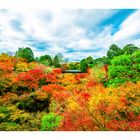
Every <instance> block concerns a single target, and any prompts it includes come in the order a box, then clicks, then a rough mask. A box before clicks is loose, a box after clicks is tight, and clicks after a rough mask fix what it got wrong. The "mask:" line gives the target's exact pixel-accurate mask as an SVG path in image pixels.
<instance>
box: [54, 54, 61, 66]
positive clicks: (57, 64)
mask: <svg viewBox="0 0 140 140" xmlns="http://www.w3.org/2000/svg"><path fill="white" fill-rule="evenodd" d="M53 65H54V66H55V67H56V68H58V67H60V59H59V56H58V55H55V57H54V59H53Z"/></svg>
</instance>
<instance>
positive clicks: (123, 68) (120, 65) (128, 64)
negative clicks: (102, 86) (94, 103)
mask: <svg viewBox="0 0 140 140" xmlns="http://www.w3.org/2000/svg"><path fill="white" fill-rule="evenodd" d="M108 75H109V81H108V82H107V85H109V86H110V85H111V86H117V85H120V84H122V83H125V82H127V81H131V82H137V81H138V80H140V51H136V52H134V53H133V54H132V55H130V54H124V55H120V56H116V57H114V58H113V59H112V60H111V65H110V66H109V71H108Z"/></svg>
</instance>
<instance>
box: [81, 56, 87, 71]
mask: <svg viewBox="0 0 140 140" xmlns="http://www.w3.org/2000/svg"><path fill="white" fill-rule="evenodd" d="M87 68H88V62H87V60H86V59H82V60H81V61H80V70H81V71H82V72H86V71H87Z"/></svg>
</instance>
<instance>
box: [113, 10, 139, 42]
mask: <svg viewBox="0 0 140 140" xmlns="http://www.w3.org/2000/svg"><path fill="white" fill-rule="evenodd" d="M137 34H140V10H138V11H136V12H134V13H133V14H131V15H130V16H129V17H128V18H127V19H126V20H124V22H123V23H122V24H121V25H120V29H119V31H118V32H117V33H116V34H115V35H114V38H113V40H114V41H120V40H127V39H130V38H132V37H134V36H135V35H137Z"/></svg>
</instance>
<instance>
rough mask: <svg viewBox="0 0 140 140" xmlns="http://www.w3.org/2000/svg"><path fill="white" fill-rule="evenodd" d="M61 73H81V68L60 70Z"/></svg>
mask: <svg viewBox="0 0 140 140" xmlns="http://www.w3.org/2000/svg"><path fill="white" fill-rule="evenodd" d="M62 73H82V71H81V70H62Z"/></svg>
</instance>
